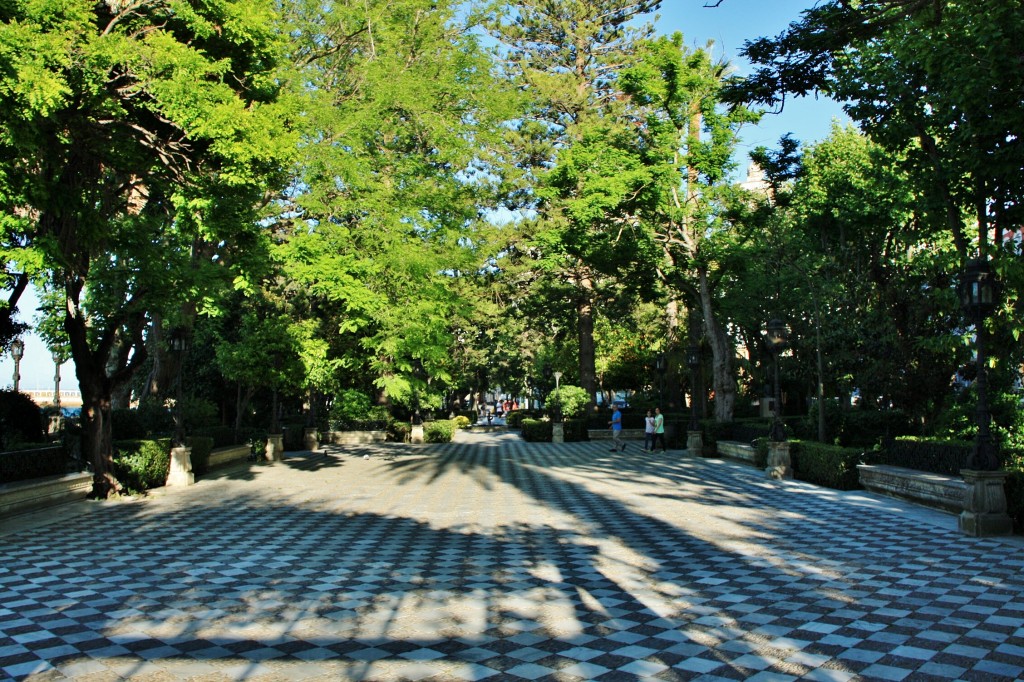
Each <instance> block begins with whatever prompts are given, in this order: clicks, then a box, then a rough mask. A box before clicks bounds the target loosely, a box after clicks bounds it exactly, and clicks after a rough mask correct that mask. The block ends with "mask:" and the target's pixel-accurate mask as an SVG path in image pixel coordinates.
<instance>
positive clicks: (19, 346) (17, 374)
mask: <svg viewBox="0 0 1024 682" xmlns="http://www.w3.org/2000/svg"><path fill="white" fill-rule="evenodd" d="M11 357H12V358H14V392H15V393H17V392H18V391H19V390H20V387H21V359H22V358H23V357H25V342H24V341H22V340H21V339H15V340H14V341H12V342H11Z"/></svg>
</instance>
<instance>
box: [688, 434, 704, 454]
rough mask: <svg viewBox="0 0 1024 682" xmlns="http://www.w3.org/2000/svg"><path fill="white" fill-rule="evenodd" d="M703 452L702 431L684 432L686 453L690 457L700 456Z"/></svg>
mask: <svg viewBox="0 0 1024 682" xmlns="http://www.w3.org/2000/svg"><path fill="white" fill-rule="evenodd" d="M703 452H704V432H703V431H687V432H686V454H688V455H689V456H690V457H700V456H701V454H702V453H703Z"/></svg>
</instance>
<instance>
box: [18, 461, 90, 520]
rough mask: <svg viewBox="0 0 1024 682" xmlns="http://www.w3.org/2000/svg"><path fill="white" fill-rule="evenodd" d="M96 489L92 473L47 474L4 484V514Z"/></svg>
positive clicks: (80, 496) (70, 499) (82, 496)
mask: <svg viewBox="0 0 1024 682" xmlns="http://www.w3.org/2000/svg"><path fill="white" fill-rule="evenodd" d="M90 490H92V474H91V473H89V472H88V471H83V472H81V473H77V474H64V475H60V476H46V477H44V478H36V479H32V480H28V481H16V482H14V483H5V484H3V485H0V516H5V515H8V514H19V513H21V512H26V511H32V510H33V509H41V508H43V507H51V506H55V505H58V504H64V503H66V502H74V501H77V500H84V499H85V498H86V496H87V495H88V494H89V491H90Z"/></svg>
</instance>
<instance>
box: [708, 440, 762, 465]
mask: <svg viewBox="0 0 1024 682" xmlns="http://www.w3.org/2000/svg"><path fill="white" fill-rule="evenodd" d="M717 448H718V455H719V456H720V457H728V458H729V459H738V460H740V461H742V462H746V463H748V464H750V465H756V464H757V451H756V450H754V447H753V446H752V445H750V444H749V443H741V442H739V441H735V440H720V441H718V444H717Z"/></svg>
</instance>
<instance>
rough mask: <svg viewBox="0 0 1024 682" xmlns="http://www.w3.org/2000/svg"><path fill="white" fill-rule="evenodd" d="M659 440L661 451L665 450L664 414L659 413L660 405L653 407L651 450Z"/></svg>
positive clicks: (652, 450)
mask: <svg viewBox="0 0 1024 682" xmlns="http://www.w3.org/2000/svg"><path fill="white" fill-rule="evenodd" d="M659 440H660V441H661V451H662V452H665V415H663V414H662V413H661V408H660V407H655V408H654V437H653V438H652V439H651V452H654V448H655V447H656V446H657V444H658V441H659Z"/></svg>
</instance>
